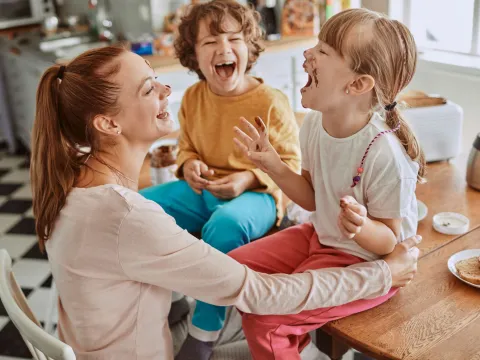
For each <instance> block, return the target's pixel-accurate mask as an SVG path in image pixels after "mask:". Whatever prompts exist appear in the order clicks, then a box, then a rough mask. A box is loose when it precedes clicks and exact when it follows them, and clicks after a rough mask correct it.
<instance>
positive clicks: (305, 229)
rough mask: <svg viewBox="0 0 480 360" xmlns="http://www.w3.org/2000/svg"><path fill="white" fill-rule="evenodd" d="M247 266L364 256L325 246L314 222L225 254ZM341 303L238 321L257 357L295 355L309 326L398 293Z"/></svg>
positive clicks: (329, 263) (272, 268)
mask: <svg viewBox="0 0 480 360" xmlns="http://www.w3.org/2000/svg"><path fill="white" fill-rule="evenodd" d="M229 255H230V256H231V257H233V258H234V259H236V260H237V261H239V262H240V263H242V264H245V265H247V266H248V267H249V268H251V269H253V270H255V271H259V272H262V273H267V274H273V273H286V274H292V273H300V272H304V271H306V270H312V269H321V268H329V267H346V266H349V265H353V264H356V263H359V262H362V261H364V260H363V259H360V258H358V257H356V256H353V255H350V254H347V253H344V252H342V251H339V250H335V249H332V248H330V247H327V246H323V245H321V244H320V242H319V241H318V236H317V233H316V232H315V229H314V227H313V225H312V224H310V223H308V224H302V225H299V226H295V227H291V228H288V229H286V230H283V231H280V232H278V233H276V234H273V235H271V236H267V237H265V238H264V239H260V240H257V241H255V242H252V243H250V244H248V245H245V246H242V247H240V248H238V249H236V250H234V251H232V252H230V253H229ZM396 291H397V289H392V290H390V291H389V293H388V294H387V295H384V296H381V297H378V298H376V299H371V300H357V301H354V302H351V303H348V304H345V305H341V306H337V307H330V308H320V309H316V310H309V311H302V312H301V313H299V314H296V315H254V314H243V318H242V324H243V330H244V332H245V336H246V338H247V341H248V345H249V347H250V351H251V353H252V356H253V358H254V359H255V360H296V359H300V355H299V354H300V352H301V351H302V350H303V348H304V347H305V346H306V345H308V343H309V342H310V337H309V335H308V332H309V331H312V330H315V329H318V328H320V327H322V326H323V325H324V324H326V323H327V322H329V321H332V320H336V319H340V318H343V317H346V316H349V315H352V314H356V313H359V312H361V311H365V310H368V309H371V308H373V307H375V306H377V305H380V304H382V303H384V302H385V301H387V300H388V299H389V298H390V297H392V296H393V295H394V294H395V293H396Z"/></svg>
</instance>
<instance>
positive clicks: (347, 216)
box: [338, 196, 367, 239]
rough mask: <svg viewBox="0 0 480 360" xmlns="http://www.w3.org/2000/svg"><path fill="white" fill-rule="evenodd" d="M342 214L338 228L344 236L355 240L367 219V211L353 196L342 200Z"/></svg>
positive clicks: (339, 217)
mask: <svg viewBox="0 0 480 360" xmlns="http://www.w3.org/2000/svg"><path fill="white" fill-rule="evenodd" d="M340 207H341V210H340V214H339V215H338V227H339V228H340V231H341V232H342V234H344V235H345V236H346V237H348V238H349V239H353V238H354V237H355V235H357V234H359V233H360V231H361V230H362V227H363V225H364V224H365V221H366V219H367V209H366V208H365V206H363V205H361V204H359V203H358V202H357V200H355V199H354V198H353V197H351V196H344V197H343V198H341V199H340Z"/></svg>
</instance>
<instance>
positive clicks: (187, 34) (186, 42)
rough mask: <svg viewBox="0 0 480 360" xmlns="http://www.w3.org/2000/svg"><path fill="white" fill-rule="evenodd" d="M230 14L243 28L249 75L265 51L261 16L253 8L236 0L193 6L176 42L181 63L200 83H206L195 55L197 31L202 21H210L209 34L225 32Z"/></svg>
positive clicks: (183, 19)
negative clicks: (195, 75)
mask: <svg viewBox="0 0 480 360" xmlns="http://www.w3.org/2000/svg"><path fill="white" fill-rule="evenodd" d="M228 15H230V16H231V17H233V18H234V19H235V20H236V21H238V23H239V24H240V25H241V31H242V32H243V36H244V38H245V42H246V44H247V47H248V63H247V69H246V72H248V71H249V70H250V69H251V68H252V66H253V65H254V64H255V62H256V61H257V59H258V57H259V55H260V53H261V52H262V51H263V50H264V47H263V46H262V45H261V43H260V41H261V39H262V36H263V32H262V29H261V28H260V26H259V21H260V14H259V13H258V12H257V11H255V10H254V9H252V8H249V7H246V6H243V5H241V4H239V3H238V2H236V1H234V0H213V1H210V2H207V3H201V4H196V5H192V6H191V7H190V8H189V9H188V11H187V13H186V15H185V16H183V17H182V20H181V22H180V25H179V26H178V34H177V37H176V39H175V43H174V47H175V54H176V56H177V58H178V59H179V60H180V63H181V64H182V65H183V66H185V67H186V68H188V69H190V70H191V71H195V72H196V73H197V75H198V77H199V78H200V80H205V76H204V75H203V74H202V72H201V71H200V69H199V67H198V61H197V56H196V54H195V44H196V42H197V36H198V28H199V24H200V21H201V20H204V19H207V20H211V23H210V31H211V33H212V34H213V35H217V34H222V33H225V30H224V29H222V24H223V20H224V19H225V17H226V16H228Z"/></svg>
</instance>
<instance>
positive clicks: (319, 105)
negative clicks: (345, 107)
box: [300, 41, 354, 112]
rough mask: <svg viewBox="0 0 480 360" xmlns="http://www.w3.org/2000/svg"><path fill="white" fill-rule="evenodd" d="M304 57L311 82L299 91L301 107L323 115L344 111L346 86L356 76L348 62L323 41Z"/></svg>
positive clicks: (305, 53) (307, 51)
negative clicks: (341, 109)
mask: <svg viewBox="0 0 480 360" xmlns="http://www.w3.org/2000/svg"><path fill="white" fill-rule="evenodd" d="M303 55H304V56H305V62H304V63H303V67H304V69H305V71H306V72H307V73H308V82H307V84H306V85H305V86H304V87H303V88H302V89H301V90H300V91H301V94H302V105H303V106H304V107H306V108H310V109H314V110H318V111H322V112H326V111H328V110H329V109H330V108H339V107H341V106H342V100H345V98H344V97H345V89H346V87H347V84H348V83H349V81H351V80H352V78H353V76H354V73H353V71H352V70H351V69H350V67H349V65H348V62H347V61H346V60H345V59H344V58H342V57H341V56H340V54H339V53H338V52H337V51H336V50H335V49H333V48H332V47H330V46H328V45H327V44H326V43H324V42H322V41H319V42H318V44H317V45H316V46H315V47H313V48H311V49H308V50H305V52H304V53H303Z"/></svg>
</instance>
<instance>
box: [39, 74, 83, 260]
mask: <svg viewBox="0 0 480 360" xmlns="http://www.w3.org/2000/svg"><path fill="white" fill-rule="evenodd" d="M58 71H59V66H52V67H50V68H49V69H48V70H47V71H46V72H45V73H44V74H43V76H42V78H41V80H40V84H39V85H38V90H37V110H36V116H35V123H34V126H33V131H32V149H33V150H34V151H32V159H31V167H30V177H31V180H32V195H33V200H34V201H33V214H34V216H35V219H36V225H35V227H36V232H37V236H38V239H39V244H40V248H41V249H42V251H43V249H44V243H45V241H46V240H47V239H48V238H49V236H50V234H51V232H52V228H53V224H54V221H55V219H56V218H57V216H58V214H59V213H60V210H61V209H62V207H63V206H64V205H65V201H66V198H67V195H68V193H69V192H70V190H71V189H72V187H73V184H74V181H75V177H76V175H77V173H78V167H76V166H75V165H74V162H73V161H72V159H71V156H72V151H71V150H72V149H70V148H69V147H68V145H67V143H66V141H65V139H64V137H63V134H62V131H61V125H60V104H59V96H58V92H59V87H60V83H61V80H60V79H58V78H57V74H58Z"/></svg>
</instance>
